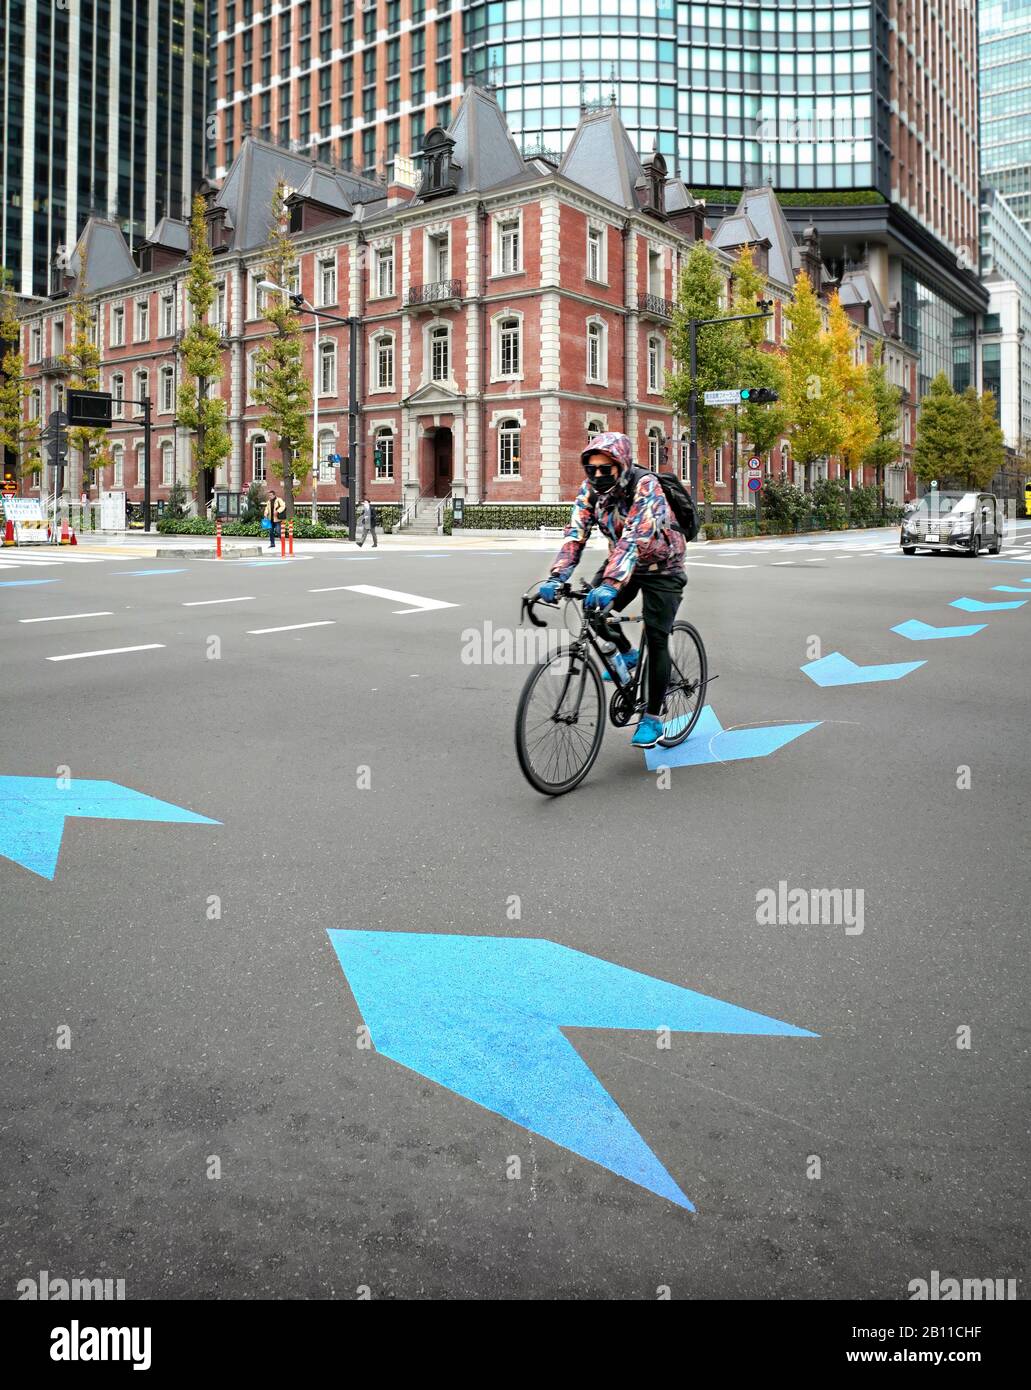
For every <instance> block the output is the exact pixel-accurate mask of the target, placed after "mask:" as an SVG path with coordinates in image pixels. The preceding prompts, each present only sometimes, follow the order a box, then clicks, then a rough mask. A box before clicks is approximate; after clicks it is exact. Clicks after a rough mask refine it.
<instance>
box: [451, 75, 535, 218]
mask: <svg viewBox="0 0 1031 1390" xmlns="http://www.w3.org/2000/svg"><path fill="white" fill-rule="evenodd" d="M447 133H448V135H450V137H451V139H452V140H454V142H455V148H454V152H453V154H452V157H451V159H452V168H454V169H455V172H456V174H457V183H458V192H459V193H469V192H471V191H473V190H475V191H476V192H485V191H486V190H487V189H489V188H497V187H499V186H500V185H501V184H504V183H507V182H508V181H509V180H511V179H514V178H516V177H517V176H520V175H523V174H525V173H526V160H524V158H523V156H522V155H521V154H520V153H519V150H518V149H517V148H516V143H515V141H514V140H513V139H512V132H511V131H510V130H509V128H508V123H507V122H506V120H505V117H504V115H503V114H502V111H501V108H500V107H499V106H498V102H497V97H496V96H495V95H494V93H493V92H488V91H485V90H484V89H483V88H482V87H472V86H470V87H466V89H465V92H464V93H463V96H462V100H461V103H460V105H459V107H458V111H457V112H456V113H455V118H454V120H453V121H452V122H451V124H450V125H449V126H448V128H447Z"/></svg>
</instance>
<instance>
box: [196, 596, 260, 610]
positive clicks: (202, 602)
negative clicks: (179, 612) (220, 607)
mask: <svg viewBox="0 0 1031 1390" xmlns="http://www.w3.org/2000/svg"><path fill="white" fill-rule="evenodd" d="M253 598H254V595H253V594H241V595H240V597H239V598H195V599H191V600H190V602H189V603H184V604H183V607H184V608H206V607H207V606H208V604H209V603H250V602H251V600H252V599H253Z"/></svg>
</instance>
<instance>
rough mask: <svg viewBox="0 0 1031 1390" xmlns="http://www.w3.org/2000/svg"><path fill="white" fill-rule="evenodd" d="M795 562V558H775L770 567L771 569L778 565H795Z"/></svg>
mask: <svg viewBox="0 0 1031 1390" xmlns="http://www.w3.org/2000/svg"><path fill="white" fill-rule="evenodd" d="M794 563H795V562H794V560H774V562H773V564H772V565H771V566H770V568H771V569H776V567H777V566H778V565H793V564H794Z"/></svg>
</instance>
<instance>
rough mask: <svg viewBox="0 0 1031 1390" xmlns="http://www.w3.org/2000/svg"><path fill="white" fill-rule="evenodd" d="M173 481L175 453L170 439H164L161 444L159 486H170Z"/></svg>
mask: <svg viewBox="0 0 1031 1390" xmlns="http://www.w3.org/2000/svg"><path fill="white" fill-rule="evenodd" d="M174 482H175V454H174V452H173V450H172V441H171V440H170V439H166V440H164V442H163V443H162V445H161V486H162V487H171V486H172V484H173V483H174Z"/></svg>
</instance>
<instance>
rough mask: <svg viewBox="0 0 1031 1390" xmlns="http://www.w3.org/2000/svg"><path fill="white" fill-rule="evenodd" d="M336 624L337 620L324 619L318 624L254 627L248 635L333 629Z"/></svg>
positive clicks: (257, 635)
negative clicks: (307, 628) (301, 628)
mask: <svg viewBox="0 0 1031 1390" xmlns="http://www.w3.org/2000/svg"><path fill="white" fill-rule="evenodd" d="M335 624H336V619H335V618H324V619H323V620H322V622H318V623H287V625H286V627H252V628H249V629H248V631H247V635H248V637H262V636H264V634H265V633H266V632H296V631H297V629H298V628H299V627H333V626H335Z"/></svg>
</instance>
